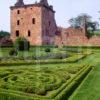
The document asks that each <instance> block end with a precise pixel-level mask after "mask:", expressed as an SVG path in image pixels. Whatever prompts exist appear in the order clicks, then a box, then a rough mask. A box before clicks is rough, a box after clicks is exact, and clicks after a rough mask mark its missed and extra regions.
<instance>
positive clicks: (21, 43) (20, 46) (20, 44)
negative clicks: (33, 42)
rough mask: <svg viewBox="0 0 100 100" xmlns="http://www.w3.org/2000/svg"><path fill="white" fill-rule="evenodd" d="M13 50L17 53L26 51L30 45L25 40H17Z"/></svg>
mask: <svg viewBox="0 0 100 100" xmlns="http://www.w3.org/2000/svg"><path fill="white" fill-rule="evenodd" d="M15 48H16V49H17V50H19V51H27V50H29V48H30V43H29V41H27V40H26V39H25V38H17V39H16V41H15Z"/></svg>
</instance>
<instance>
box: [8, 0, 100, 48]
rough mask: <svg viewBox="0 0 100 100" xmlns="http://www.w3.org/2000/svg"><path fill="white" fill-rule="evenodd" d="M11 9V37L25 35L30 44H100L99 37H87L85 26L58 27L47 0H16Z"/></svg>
mask: <svg viewBox="0 0 100 100" xmlns="http://www.w3.org/2000/svg"><path fill="white" fill-rule="evenodd" d="M10 9H11V39H12V40H13V41H15V39H16V38H17V37H25V38H26V39H27V40H28V41H29V42H30V44H31V45H65V46H66V45H67V46H68V45H69V46H83V45H84V46H86V45H94V46H100V38H99V37H96V36H93V37H92V38H90V39H88V38H87V31H86V28H79V29H74V28H72V27H69V28H66V29H63V28H58V27H57V25H56V21H55V11H54V10H53V6H51V5H49V4H48V2H47V0H40V2H38V3H37V2H36V3H35V4H29V5H25V4H24V2H23V0H17V2H16V4H15V5H14V6H12V7H10Z"/></svg>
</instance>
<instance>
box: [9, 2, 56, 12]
mask: <svg viewBox="0 0 100 100" xmlns="http://www.w3.org/2000/svg"><path fill="white" fill-rule="evenodd" d="M32 6H34V7H45V8H47V9H49V10H51V11H52V12H53V13H55V11H54V10H53V9H52V8H50V6H46V5H43V4H40V3H37V4H28V5H22V6H11V7H10V9H11V10H13V9H17V8H27V7H32Z"/></svg>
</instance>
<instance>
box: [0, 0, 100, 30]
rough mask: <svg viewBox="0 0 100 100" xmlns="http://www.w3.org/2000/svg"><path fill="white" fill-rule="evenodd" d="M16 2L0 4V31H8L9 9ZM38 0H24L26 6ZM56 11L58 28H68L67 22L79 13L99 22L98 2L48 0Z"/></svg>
mask: <svg viewBox="0 0 100 100" xmlns="http://www.w3.org/2000/svg"><path fill="white" fill-rule="evenodd" d="M16 1H17V0H2V2H1V3H0V30H5V31H10V9H9V7H10V6H11V5H14V4H15V2H16ZM35 1H39V0H24V2H25V3H26V4H30V3H34V2H35ZM48 2H49V4H51V5H53V6H54V10H55V11H56V15H55V18H56V22H57V25H58V26H63V27H68V26H69V24H68V20H69V19H70V18H72V17H76V16H77V15H79V14H80V13H88V14H89V15H91V16H92V17H93V20H94V21H98V22H99V23H100V20H98V18H99V17H100V13H98V11H100V0H48Z"/></svg>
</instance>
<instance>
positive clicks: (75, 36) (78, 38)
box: [55, 28, 100, 46]
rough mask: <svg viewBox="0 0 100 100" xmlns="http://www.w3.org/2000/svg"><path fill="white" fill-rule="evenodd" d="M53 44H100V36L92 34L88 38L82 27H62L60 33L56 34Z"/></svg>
mask: <svg viewBox="0 0 100 100" xmlns="http://www.w3.org/2000/svg"><path fill="white" fill-rule="evenodd" d="M55 44H56V45H64V46H100V37H97V36H93V37H91V38H89V39H88V38H87V37H86V34H85V31H84V29H81V28H80V29H74V28H67V29H63V28H62V31H61V35H56V38H55Z"/></svg>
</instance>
